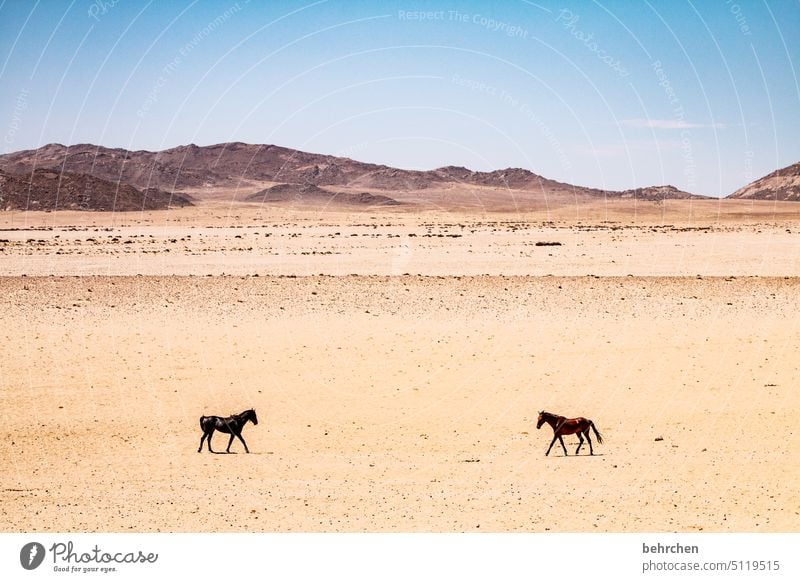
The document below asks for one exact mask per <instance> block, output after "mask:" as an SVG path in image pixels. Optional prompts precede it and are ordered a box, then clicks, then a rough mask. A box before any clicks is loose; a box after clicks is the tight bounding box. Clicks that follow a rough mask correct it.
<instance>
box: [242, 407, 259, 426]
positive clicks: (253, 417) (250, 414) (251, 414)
mask: <svg viewBox="0 0 800 582" xmlns="http://www.w3.org/2000/svg"><path fill="white" fill-rule="evenodd" d="M245 414H246V415H247V417H246V418H245V420H252V421H253V424H258V417H257V416H256V411H255V409H254V408H251V409H250V410H247V411H245Z"/></svg>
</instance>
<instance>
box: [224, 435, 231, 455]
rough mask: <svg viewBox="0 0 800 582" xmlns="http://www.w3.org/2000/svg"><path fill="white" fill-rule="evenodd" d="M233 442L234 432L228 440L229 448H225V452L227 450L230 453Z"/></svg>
mask: <svg viewBox="0 0 800 582" xmlns="http://www.w3.org/2000/svg"><path fill="white" fill-rule="evenodd" d="M231 443H233V433H231V438H230V440H229V441H228V448H227V449H225V452H226V453H230V452H231Z"/></svg>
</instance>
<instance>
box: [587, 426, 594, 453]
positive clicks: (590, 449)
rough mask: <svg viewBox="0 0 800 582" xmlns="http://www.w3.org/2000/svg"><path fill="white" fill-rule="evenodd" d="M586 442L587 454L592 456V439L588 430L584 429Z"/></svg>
mask: <svg viewBox="0 0 800 582" xmlns="http://www.w3.org/2000/svg"><path fill="white" fill-rule="evenodd" d="M586 440H587V441H588V442H589V454H590V455H594V451H593V450H592V439H591V437H590V436H589V429H588V428H587V429H586Z"/></svg>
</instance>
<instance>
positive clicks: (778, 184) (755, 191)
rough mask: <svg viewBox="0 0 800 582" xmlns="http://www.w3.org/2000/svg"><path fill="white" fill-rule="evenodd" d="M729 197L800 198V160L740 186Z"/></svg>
mask: <svg viewBox="0 0 800 582" xmlns="http://www.w3.org/2000/svg"><path fill="white" fill-rule="evenodd" d="M728 198H744V199H751V200H794V201H796V200H800V162H798V163H796V164H792V165H791V166H787V167H785V168H781V169H780V170H775V171H774V172H772V173H771V174H767V175H766V176H764V177H763V178H759V179H758V180H755V181H754V182H750V183H749V184H748V185H747V186H745V187H743V188H739V189H738V190H737V191H736V192H734V193H733V194H731V195H730V196H728Z"/></svg>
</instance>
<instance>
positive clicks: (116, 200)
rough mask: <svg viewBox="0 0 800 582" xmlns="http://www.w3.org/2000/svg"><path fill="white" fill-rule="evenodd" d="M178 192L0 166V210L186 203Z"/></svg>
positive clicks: (132, 207)
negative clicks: (14, 170) (8, 170)
mask: <svg viewBox="0 0 800 582" xmlns="http://www.w3.org/2000/svg"><path fill="white" fill-rule="evenodd" d="M187 205H191V202H190V201H189V200H188V199H186V198H184V197H182V196H172V195H170V194H168V193H167V192H162V191H160V190H157V189H155V188H149V189H146V190H138V189H136V188H134V187H133V186H131V185H129V184H116V183H113V182H109V181H108V180H103V179H101V178H97V177H95V176H90V175H88V174H77V173H74V172H57V171H55V170H49V169H44V168H40V169H37V170H35V171H33V172H31V173H28V174H12V173H9V172H6V171H3V170H0V210H98V211H108V210H114V211H126V210H160V209H164V208H169V207H171V206H187Z"/></svg>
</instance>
